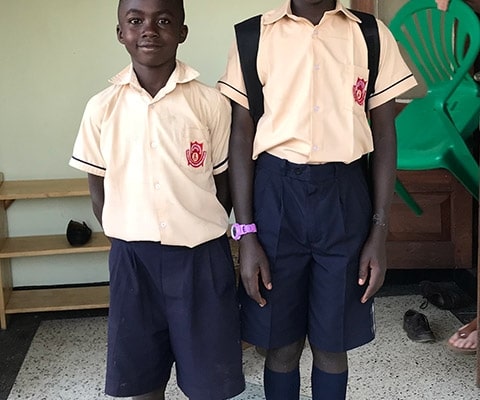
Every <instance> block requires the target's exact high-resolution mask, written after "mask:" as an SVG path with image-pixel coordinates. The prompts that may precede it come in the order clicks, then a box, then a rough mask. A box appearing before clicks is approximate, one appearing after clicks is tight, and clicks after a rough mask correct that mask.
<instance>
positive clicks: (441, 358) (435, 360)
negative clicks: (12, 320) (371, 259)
mask: <svg viewBox="0 0 480 400" xmlns="http://www.w3.org/2000/svg"><path fill="white" fill-rule="evenodd" d="M421 302H422V298H421V296H418V295H402V296H387V297H379V298H377V300H376V321H377V338H376V339H375V341H374V342H372V343H370V344H368V345H366V346H364V347H362V348H360V349H356V350H354V351H351V352H350V353H349V366H350V378H349V386H348V394H347V399H348V400H420V399H432V400H444V399H445V400H456V399H458V400H474V399H480V389H478V388H477V387H476V386H475V357H474V356H465V355H460V354H456V353H453V352H451V351H449V350H448V349H447V348H446V346H445V340H446V339H447V338H448V337H449V335H451V333H452V332H454V331H455V330H456V329H457V328H458V327H459V326H460V325H462V323H461V322H460V321H459V320H458V319H457V318H456V317H455V316H454V315H453V314H452V313H450V312H449V311H443V310H439V309H438V308H436V307H434V306H432V305H429V306H428V307H427V309H425V310H422V311H421V312H423V313H424V314H425V315H427V317H428V319H429V321H430V325H431V327H432V330H433V331H434V333H435V335H436V337H437V341H436V342H435V343H430V344H419V343H414V342H412V341H410V340H409V339H408V338H407V337H406V334H405V332H404V331H403V329H402V321H403V314H404V313H405V311H406V310H407V309H409V308H413V309H416V310H418V311H420V310H419V306H420V304H421ZM106 346H107V344H106V317H105V316H99V317H91V318H75V319H58V320H44V321H42V322H41V323H40V326H39V328H38V330H37V332H36V334H35V336H34V338H33V341H32V343H31V345H30V348H29V350H28V352H27V354H26V357H25V359H24V361H23V364H22V367H21V369H20V371H19V373H18V375H17V378H16V381H15V383H14V385H13V387H12V389H11V391H10V395H9V396H8V400H30V399H32V400H57V399H58V400H60V399H61V400H90V399H108V398H110V397H108V396H105V395H104V394H103V380H104V370H105V352H106ZM310 368H311V357H310V352H309V349H308V348H307V349H305V351H304V355H303V357H302V360H301V376H302V383H301V385H302V386H301V393H302V400H306V399H310V383H309V376H310ZM262 369H263V359H262V357H261V356H260V355H259V354H258V353H257V352H256V351H255V348H254V347H249V348H247V349H246V350H245V351H244V370H245V375H246V381H247V388H246V390H245V392H244V393H242V394H241V395H239V396H237V397H235V399H236V400H247V399H263V398H264V397H263V389H262ZM0 372H1V371H0ZM166 398H167V399H168V400H184V399H186V397H185V396H184V395H183V394H182V393H180V391H179V390H178V389H177V388H176V385H175V377H174V376H173V377H172V379H171V381H170V383H169V385H168V388H167V395H166Z"/></svg>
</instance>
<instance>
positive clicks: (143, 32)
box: [117, 0, 188, 67]
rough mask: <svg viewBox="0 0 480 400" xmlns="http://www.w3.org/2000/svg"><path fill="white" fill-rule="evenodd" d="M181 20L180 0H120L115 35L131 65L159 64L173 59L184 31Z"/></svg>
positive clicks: (157, 65)
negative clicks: (125, 51)
mask: <svg viewBox="0 0 480 400" xmlns="http://www.w3.org/2000/svg"><path fill="white" fill-rule="evenodd" d="M183 19H184V13H183V5H182V1H180V0H122V1H121V2H120V5H119V8H118V25H117V37H118V40H119V41H120V43H122V44H123V45H125V48H126V49H127V51H128V53H129V54H130V56H131V58H132V62H133V64H134V65H142V66H145V67H159V66H162V65H165V64H168V63H172V62H175V59H176V54H177V48H178V45H179V44H180V43H183V42H184V41H185V39H186V38H187V33H188V28H187V26H186V25H184V23H183Z"/></svg>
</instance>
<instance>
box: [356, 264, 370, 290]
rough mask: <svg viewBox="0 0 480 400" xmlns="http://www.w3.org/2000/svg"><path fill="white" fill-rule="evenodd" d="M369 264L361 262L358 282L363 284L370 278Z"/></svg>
mask: <svg viewBox="0 0 480 400" xmlns="http://www.w3.org/2000/svg"><path fill="white" fill-rule="evenodd" d="M368 270H369V266H368V264H367V263H362V262H361V263H360V268H359V270H358V284H359V285H360V286H363V285H364V284H365V282H366V281H367V278H368Z"/></svg>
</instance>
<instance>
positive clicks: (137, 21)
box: [128, 18, 142, 25]
mask: <svg viewBox="0 0 480 400" xmlns="http://www.w3.org/2000/svg"><path fill="white" fill-rule="evenodd" d="M128 23H130V24H132V25H138V24H141V23H142V20H141V19H140V18H130V19H129V20H128Z"/></svg>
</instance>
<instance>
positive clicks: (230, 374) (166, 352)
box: [106, 236, 245, 400]
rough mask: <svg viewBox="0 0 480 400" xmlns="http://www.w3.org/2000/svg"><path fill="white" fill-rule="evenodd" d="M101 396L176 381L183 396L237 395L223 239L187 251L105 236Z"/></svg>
mask: <svg viewBox="0 0 480 400" xmlns="http://www.w3.org/2000/svg"><path fill="white" fill-rule="evenodd" d="M109 267H110V310H109V315H108V352H107V374H106V393H107V394H108V395H111V396H115V397H128V396H138V395H142V394H145V393H150V392H152V391H154V390H157V389H159V388H161V387H163V386H165V385H166V383H167V382H168V380H169V378H170V372H171V369H172V365H173V363H175V368H176V374H177V384H178V386H179V387H180V388H181V390H182V391H183V392H184V393H185V394H186V395H187V396H188V398H190V399H202V400H204V399H212V400H214V399H217V400H220V399H226V398H230V397H233V396H235V395H237V394H238V393H240V392H242V391H243V390H244V387H245V382H244V377H243V373H242V350H241V341H240V326H239V324H240V322H239V306H238V300H237V296H236V288H235V274H234V268H233V261H232V257H231V253H230V247H229V243H228V239H227V237H226V236H222V237H220V238H218V239H215V240H212V241H210V242H207V243H204V244H202V245H199V246H197V247H195V248H187V247H180V246H166V245H162V244H160V243H155V242H125V241H122V240H118V239H113V240H112V247H111V251H110V256H109Z"/></svg>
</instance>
